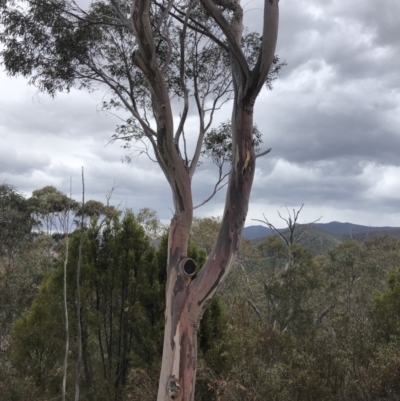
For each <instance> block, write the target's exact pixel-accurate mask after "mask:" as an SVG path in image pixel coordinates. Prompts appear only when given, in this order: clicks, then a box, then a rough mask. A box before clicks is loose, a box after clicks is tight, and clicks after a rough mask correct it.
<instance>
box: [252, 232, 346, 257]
mask: <svg viewBox="0 0 400 401" xmlns="http://www.w3.org/2000/svg"><path fill="white" fill-rule="evenodd" d="M304 230H307V234H306V235H305V236H304V238H303V239H302V240H301V241H300V242H299V244H300V245H302V246H303V247H304V248H306V249H307V250H308V251H310V252H311V253H312V254H313V255H314V256H315V255H319V254H321V253H325V252H327V251H329V250H330V249H333V248H334V247H335V246H336V245H338V244H339V243H340V242H341V241H342V236H340V235H335V234H332V233H329V232H327V231H324V230H322V229H321V228H319V227H315V226H309V227H308V228H306V227H305V226H304V225H299V226H298V227H297V228H296V233H297V237H298V236H300V235H302V233H303V232H304ZM280 231H281V232H282V234H283V235H285V236H286V234H287V235H289V230H288V229H286V230H280ZM270 235H271V234H270ZM266 237H268V235H266V236H264V237H257V238H253V239H252V240H251V242H252V243H253V244H254V245H258V244H260V243H261V242H263V241H264V240H265V238H266Z"/></svg>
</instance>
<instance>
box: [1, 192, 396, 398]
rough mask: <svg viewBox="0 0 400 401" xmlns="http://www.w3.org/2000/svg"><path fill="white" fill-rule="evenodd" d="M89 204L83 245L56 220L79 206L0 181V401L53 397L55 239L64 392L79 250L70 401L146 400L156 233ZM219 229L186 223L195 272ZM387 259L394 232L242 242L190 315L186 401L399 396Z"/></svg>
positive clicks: (161, 262)
mask: <svg viewBox="0 0 400 401" xmlns="http://www.w3.org/2000/svg"><path fill="white" fill-rule="evenodd" d="M87 205H88V206H87V208H86V211H85V215H84V219H83V221H84V235H83V236H82V239H81V234H80V230H79V229H78V228H79V227H78V222H76V225H75V228H77V229H76V230H75V231H73V230H65V227H66V224H67V220H66V219H67V217H68V224H67V225H68V226H71V224H72V221H73V219H74V218H75V220H77V218H78V217H79V216H80V215H81V214H82V208H81V205H79V203H78V202H75V201H71V200H70V199H69V198H68V197H67V196H66V195H64V194H62V193H61V192H59V191H57V190H56V189H55V188H52V187H45V188H43V189H42V190H38V191H35V192H34V194H33V196H32V198H30V199H25V198H24V197H23V196H22V195H21V194H19V193H18V191H17V190H16V189H15V188H13V187H11V186H9V185H2V186H0V239H1V246H0V294H1V295H0V303H1V304H0V308H1V309H0V318H1V326H0V330H1V331H0V341H1V351H2V352H1V354H0V399H1V400H4V401H11V400H13V401H19V400H21V401H22V400H28V399H34V400H49V401H50V400H54V399H58V397H59V396H60V394H61V384H62V376H63V359H64V351H65V328H64V327H65V322H64V311H63V266H64V261H65V257H66V254H65V252H66V251H65V250H66V247H65V243H66V238H67V235H68V239H69V253H68V263H67V301H68V311H69V317H70V319H69V331H70V348H69V350H70V351H69V357H68V361H69V367H68V376H67V399H73V396H74V380H75V373H76V361H77V345H78V337H77V336H78V335H77V333H78V330H77V316H78V314H77V307H78V304H77V300H76V272H77V265H78V257H79V246H80V244H82V258H81V280H80V292H81V299H80V305H79V308H80V313H79V316H80V320H81V327H82V336H81V337H82V338H81V341H82V366H81V370H82V375H81V399H82V400H96V401H101V400H139V399H140V400H143V401H147V400H149V401H150V400H154V399H155V397H156V393H157V386H158V375H159V369H160V363H161V352H162V341H163V328H164V309H165V300H164V299H165V296H164V292H165V284H166V272H165V266H166V258H167V233H165V232H164V233H163V234H162V226H161V224H160V223H159V221H158V219H157V217H156V216H155V214H154V213H152V212H151V211H149V210H143V211H142V212H141V213H140V214H139V215H138V216H135V215H134V214H133V213H132V212H131V211H129V210H126V211H124V212H123V213H121V212H118V211H117V210H115V209H114V208H112V207H110V206H105V205H103V204H101V203H100V202H95V201H89V202H87ZM67 212H68V213H67ZM218 224H219V220H218V219H216V218H210V219H198V220H196V222H195V224H194V227H193V235H192V240H191V244H190V246H189V252H188V253H189V255H188V256H190V257H191V258H193V259H194V260H195V261H196V263H197V266H198V268H201V266H202V264H203V263H204V260H205V258H206V254H207V252H209V251H210V249H209V244H212V243H213V235H215V231H216V227H218ZM69 231H71V232H70V233H68V232H69ZM289 254H290V255H291V259H290V260H291V263H290V264H288V257H289ZM399 267H400V240H399V239H397V238H394V237H391V236H381V237H374V238H370V239H367V240H365V241H364V242H362V243H361V242H356V241H348V242H342V243H340V244H339V245H338V246H337V247H335V248H334V249H333V250H332V251H330V252H328V253H327V254H323V255H318V256H316V257H313V256H312V254H311V253H309V251H307V250H305V249H304V248H302V247H301V245H298V244H297V245H293V246H292V247H291V249H288V247H287V246H286V245H284V244H283V242H282V241H280V240H279V238H277V237H268V238H267V239H266V240H265V241H264V242H263V243H261V244H258V245H253V244H252V243H250V242H248V241H243V243H242V247H241V251H240V255H239V257H238V259H237V261H236V264H235V268H234V271H233V273H232V275H231V276H230V277H229V279H228V280H227V281H226V282H225V283H224V284H223V287H222V288H221V291H220V295H219V296H218V297H216V298H215V299H214V300H213V302H212V304H211V305H210V307H209V308H208V309H207V311H206V313H205V315H204V317H203V319H202V322H201V328H200V332H199V336H198V349H199V355H200V358H199V363H198V365H199V366H198V372H197V391H196V393H197V394H196V399H197V400H204V401H206V400H215V401H217V400H219V401H228V400H229V401H231V400H244V401H247V400H248V401H255V400H274V401H280V400H282V401H290V400H296V401H297V400H318V401H319V400H332V401H334V400H335V401H336V400H337V401H358V400H360V401H361V400H387V401H396V400H399V399H400V351H399V350H400V269H399Z"/></svg>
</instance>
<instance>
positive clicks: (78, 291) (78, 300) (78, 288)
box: [75, 167, 85, 401]
mask: <svg viewBox="0 0 400 401" xmlns="http://www.w3.org/2000/svg"><path fill="white" fill-rule="evenodd" d="M84 218H85V178H84V173H83V167H82V217H81V236H80V240H79V256H78V267H77V270H76V320H77V322H78V359H77V361H76V376H75V401H79V398H80V379H81V365H82V322H81V265H82V247H83V234H84Z"/></svg>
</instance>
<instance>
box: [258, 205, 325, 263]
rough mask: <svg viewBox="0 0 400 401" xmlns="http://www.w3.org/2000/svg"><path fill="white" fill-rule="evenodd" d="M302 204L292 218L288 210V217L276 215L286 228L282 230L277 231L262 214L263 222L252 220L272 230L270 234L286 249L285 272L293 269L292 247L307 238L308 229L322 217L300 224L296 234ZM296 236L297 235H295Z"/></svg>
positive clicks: (294, 211)
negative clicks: (299, 230)
mask: <svg viewBox="0 0 400 401" xmlns="http://www.w3.org/2000/svg"><path fill="white" fill-rule="evenodd" d="M303 206H304V203H303V204H302V205H301V206H300V209H299V210H297V211H296V210H295V209H293V216H292V215H291V214H290V212H289V209H288V208H286V210H287V213H288V217H287V218H285V217H282V216H281V214H280V213H279V211H278V212H277V213H278V216H279V217H280V218H281V219H282V220H283V221H284V222H285V223H286V226H287V228H286V229H285V231H284V230H279V229H277V228H276V227H275V226H274V225H273V224H272V223H270V222H269V221H268V219H267V218H266V217H265V215H264V214H263V217H264V220H259V219H253V220H254V221H259V222H261V223H263V224H265V225H266V226H267V227H268V228H269V229H271V230H272V232H273V233H274V234H275V235H276V236H277V237H278V238H279V239H280V240H281V241H282V242H283V243H284V244H285V245H286V247H287V249H288V261H287V263H286V265H285V271H287V270H288V269H289V268H291V267H293V265H294V258H293V252H292V249H293V245H295V244H298V243H299V242H301V241H303V240H304V239H306V238H307V236H308V231H307V229H308V227H310V226H311V225H312V224H314V223H316V222H318V221H319V220H321V218H322V216H321V217H319V218H318V219H316V220H314V221H312V222H310V223H306V224H302V231H301V232H300V233H299V234H298V230H296V227H297V220H298V218H299V214H300V212H301V211H302V210H303ZM297 234H298V235H297Z"/></svg>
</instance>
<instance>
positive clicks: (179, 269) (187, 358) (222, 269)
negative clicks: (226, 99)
mask: <svg viewBox="0 0 400 401" xmlns="http://www.w3.org/2000/svg"><path fill="white" fill-rule="evenodd" d="M249 108H251V111H250V109H249ZM249 111H250V112H249ZM252 114H253V113H252V107H251V106H250V105H249V106H247V105H245V104H244V103H243V102H240V110H238V109H237V108H236V109H235V118H234V119H235V122H234V124H233V129H235V130H236V131H237V132H236V138H237V141H236V143H234V144H233V146H234V149H235V154H236V156H235V159H234V161H235V163H234V165H233V166H232V171H231V175H230V185H229V189H228V193H227V198H226V206H225V212H224V217H223V220H222V226H221V230H220V233H219V236H218V239H217V242H216V245H215V246H214V249H213V250H212V252H211V254H210V255H209V257H208V258H207V261H206V263H205V265H204V266H203V267H202V269H201V270H200V272H199V273H198V274H197V275H192V273H191V271H190V270H188V272H187V271H185V261H187V259H186V254H185V252H182V250H180V249H179V244H175V241H176V239H175V238H176V235H174V233H175V232H176V231H175V230H174V229H171V231H170V237H169V255H170V257H169V261H168V279H167V286H166V300H167V305H166V314H165V333H164V348H163V359H162V368H161V375H160V384H159V391H158V401H170V400H182V401H192V400H193V399H194V389H195V379H196V362H197V331H198V328H199V324H200V320H201V317H202V316H203V313H204V311H205V309H206V307H207V305H208V304H209V303H210V302H211V300H212V298H213V296H214V295H215V292H216V291H217V289H218V287H219V286H220V284H221V283H222V281H223V280H224V278H225V277H226V276H227V274H228V273H229V271H230V270H231V268H232V266H233V262H234V259H235V256H236V253H237V250H238V248H239V244H240V238H241V233H242V229H243V226H244V222H245V219H246V214H247V210H248V202H249V197H250V190H251V186H252V182H253V177H254V168H255V154H254V148H253V141H252V130H253V115H252ZM177 224H179V223H178V222H176V221H174V220H173V222H172V228H173V227H174V226H176V225H177ZM188 234H189V231H187V234H186V235H187V236H188ZM177 245H178V246H177ZM189 263H190V262H189ZM189 267H190V266H189Z"/></svg>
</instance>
